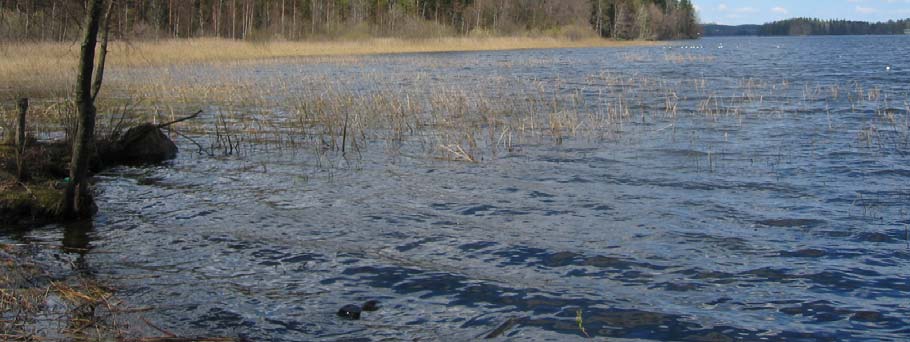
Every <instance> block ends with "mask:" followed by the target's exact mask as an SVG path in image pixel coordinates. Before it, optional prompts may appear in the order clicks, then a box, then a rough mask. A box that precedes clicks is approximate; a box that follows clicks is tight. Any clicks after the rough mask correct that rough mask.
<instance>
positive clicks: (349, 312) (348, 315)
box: [338, 304, 363, 320]
mask: <svg viewBox="0 0 910 342" xmlns="http://www.w3.org/2000/svg"><path fill="white" fill-rule="evenodd" d="M362 312H363V310H362V309H361V308H360V307H359V306H357V305H353V304H350V305H345V306H344V307H342V308H341V309H339V310H338V317H341V318H345V319H350V320H358V319H360V314H361V313H362Z"/></svg>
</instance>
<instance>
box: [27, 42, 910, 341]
mask: <svg viewBox="0 0 910 342" xmlns="http://www.w3.org/2000/svg"><path fill="white" fill-rule="evenodd" d="M713 42H718V43H720V42H722V43H723V45H724V46H725V48H724V49H722V50H720V49H717V50H716V51H715V50H710V49H704V50H703V51H702V52H699V53H702V54H707V55H710V57H711V61H712V62H711V63H705V62H699V61H704V60H705V59H703V58H702V59H694V60H695V62H691V63H689V64H686V63H683V64H680V62H679V60H677V59H670V58H667V59H663V58H656V59H655V58H650V59H649V58H638V57H636V58H623V56H624V54H629V53H635V54H639V55H643V56H646V57H647V56H660V54H663V53H665V50H668V49H666V48H665V47H653V48H642V49H635V50H631V51H632V52H630V50H609V49H607V50H603V49H591V50H560V51H524V52H495V53H492V52H484V53H458V54H438V55H436V54H434V55H425V56H422V58H424V59H425V61H427V62H424V63H419V64H418V65H416V66H414V65H411V64H409V63H410V62H411V61H412V59H402V61H401V62H398V63H396V62H395V61H396V60H397V59H396V58H397V57H394V56H393V57H381V61H382V63H378V62H377V63H376V64H375V65H371V67H373V68H384V70H383V72H384V73H386V74H388V75H390V77H389V82H406V81H407V75H409V74H410V73H412V72H413V70H414V68H418V69H420V72H422V73H425V74H429V75H432V77H435V78H438V79H440V82H453V83H458V82H479V83H482V81H483V80H485V79H486V78H485V77H493V76H489V75H490V74H491V73H492V74H493V75H499V74H496V73H493V72H492V71H491V70H499V71H498V72H499V73H506V72H508V73H510V74H509V75H508V77H514V78H518V79H523V78H528V79H530V78H534V79H537V80H539V81H541V82H551V81H553V79H554V78H558V79H559V82H565V83H572V82H575V83H578V84H586V83H585V81H584V78H585V77H586V76H587V75H592V74H598V73H601V72H609V73H619V74H629V75H633V74H638V75H646V76H648V77H653V78H656V79H663V80H666V82H679V83H680V84H682V83H683V82H684V81H685V80H688V79H690V78H695V77H697V78H706V79H710V80H712V81H713V82H714V83H712V84H723V83H724V82H728V83H729V84H741V80H742V79H743V78H751V79H756V80H758V81H767V82H781V80H788V82H790V83H791V84H794V86H792V87H790V88H789V90H781V91H780V92H779V93H778V95H777V96H779V97H778V98H775V99H766V100H763V101H764V102H762V103H758V102H755V103H752V104H751V105H752V106H753V107H752V108H746V109H743V110H746V111H754V112H757V113H773V112H774V111H776V110H778V108H770V107H769V106H772V105H773V106H776V105H779V104H780V103H782V101H783V100H782V98H787V97H794V98H801V97H802V96H804V93H805V89H804V88H801V84H802V83H805V82H813V83H821V84H828V83H845V82H857V83H862V84H864V85H865V87H867V88H871V87H878V88H879V89H881V92H882V95H881V96H882V97H888V98H889V99H890V100H889V101H891V102H892V103H894V104H895V108H900V107H902V105H900V104H901V103H903V102H906V101H907V100H908V99H910V97H908V95H907V94H908V92H910V89H908V88H907V87H908V84H910V82H907V81H908V75H910V74H908V72H910V64H907V63H908V62H907V60H906V59H905V58H903V56H906V54H907V52H908V51H906V50H907V49H908V48H910V44H906V37H887V38H885V37H868V38H866V37H863V38H851V37H848V38H785V39H784V38H782V39H757V38H756V39H736V40H705V41H704V42H703V43H702V45H704V46H706V47H710V46H711V45H712V44H713ZM778 45H779V46H780V47H781V49H777V48H774V49H772V48H770V47H776V46H778ZM882 46H888V49H886V50H882V49H880V48H881V47H882ZM873 47H874V48H875V49H873ZM820 56H826V57H825V58H821V57H820ZM377 58H380V57H377ZM401 58H405V57H401ZM535 60H545V61H548V62H547V63H533V61H535ZM405 61H407V62H405ZM503 61H509V62H515V63H514V64H512V65H511V68H510V69H504V68H502V64H503V63H504V62H503ZM521 61H525V63H520V62H521ZM431 62H432V63H431ZM683 62H685V61H683ZM289 63H290V62H289ZM902 63H903V64H902ZM885 64H888V65H892V67H893V71H891V72H890V73H883V72H882V70H880V69H881V68H879V66H881V65H885ZM431 66H435V67H431ZM284 67H287V68H288V69H289V70H296V69H295V68H296V67H297V66H293V65H286V66H284V65H282V64H280V63H279V64H269V65H268V66H263V67H261V68H260V69H264V70H259V71H258V72H253V71H252V70H249V71H248V72H250V74H251V75H254V74H260V73H261V74H265V75H266V76H259V77H266V78H267V77H269V76H268V75H270V74H269V73H270V72H272V73H275V72H280V71H281V70H282V68H284ZM249 68H259V67H253V66H249ZM319 68H324V72H335V71H337V72H339V73H344V72H348V73H350V72H355V71H351V70H349V69H347V68H348V67H347V66H345V65H343V64H342V65H337V66H332V65H331V64H328V65H320V66H319ZM326 70H327V71H326ZM453 70H458V71H453ZM502 70H508V71H502ZM240 72H242V71H240ZM396 75H397V76H396ZM500 76H501V75H500ZM251 77H252V76H251ZM478 80H480V81H478ZM374 81H375V80H374ZM735 89H737V88H735V87H732V86H731V87H730V88H729V89H726V90H718V91H719V92H724V91H726V92H735V91H736V90H735ZM740 89H741V88H740ZM589 90H590V89H589ZM690 91H691V92H697V91H698V90H697V89H685V88H681V89H679V96H680V97H681V98H685V97H686V96H687V92H690ZM597 94H598V92H597V91H591V92H589V95H588V96H598V95H597ZM689 95H691V96H692V97H693V99H692V100H690V101H680V106H681V107H684V108H681V109H682V110H686V111H691V112H698V110H699V109H698V106H699V102H700V101H699V100H698V99H695V95H692V94H689ZM729 95H730V96H733V95H735V94H729ZM740 95H742V94H740ZM658 100H659V101H663V99H658ZM851 101H852V100H851V99H847V98H846V96H844V97H841V98H840V100H838V101H833V100H831V101H829V103H823V102H817V101H815V102H813V101H806V102H805V103H804V104H802V105H794V106H797V107H800V108H796V109H793V110H788V111H787V114H781V115H756V116H752V115H730V116H723V115H722V116H718V117H711V118H706V117H703V116H698V115H694V116H680V117H678V118H673V119H672V120H674V121H672V123H673V124H674V125H675V126H674V127H675V128H673V129H664V127H667V124H668V123H670V122H671V121H669V120H671V119H670V118H666V119H657V120H668V121H665V122H662V121H657V122H640V123H629V124H628V125H629V127H624V128H623V129H626V130H629V131H630V132H635V133H636V135H634V136H633V135H626V136H625V137H624V138H621V139H617V140H616V141H610V142H592V141H587V140H586V139H574V140H573V139H569V140H567V141H565V142H564V144H562V145H554V144H551V143H541V144H531V143H528V144H524V145H523V146H520V149H516V151H515V152H513V153H510V154H506V155H502V156H499V157H498V158H494V159H492V160H486V161H484V162H482V163H478V164H471V163H453V162H445V161H439V160H433V159H428V158H422V157H416V156H415V157H412V156H409V155H408V154H406V153H403V154H396V155H394V156H390V155H387V154H385V153H383V152H382V151H384V150H385V149H384V148H383V144H384V143H383V142H374V143H373V144H374V145H375V146H370V147H369V148H368V149H366V151H368V153H364V154H363V155H362V156H359V157H358V158H349V159H348V160H344V159H342V158H340V157H338V158H337V160H341V162H338V163H335V164H334V166H332V167H329V166H327V165H326V163H325V162H324V160H322V159H319V157H317V156H312V155H309V154H306V153H291V152H287V151H285V152H273V153H268V154H250V155H246V156H243V157H242V158H240V157H229V158H218V159H214V158H209V157H206V156H199V155H194V154H192V153H182V154H181V156H180V157H179V159H178V160H176V161H175V162H174V163H173V164H171V165H168V166H163V167H153V168H146V169H135V168H123V169H117V170H114V171H111V172H108V173H106V174H104V175H103V176H101V177H100V182H99V186H100V188H101V190H102V193H101V195H100V197H99V199H100V207H101V208H102V211H101V213H100V214H99V217H98V218H97V219H96V221H95V222H94V228H88V229H74V228H72V227H68V228H61V229H53V228H49V229H39V230H35V231H32V232H30V233H28V234H26V236H24V237H21V238H27V239H33V240H44V239H55V240H57V241H62V245H63V246H64V247H69V248H72V250H74V251H76V250H78V251H84V252H85V253H86V254H85V259H86V260H87V264H89V265H90V266H91V269H93V271H94V272H97V273H98V276H99V277H101V278H103V279H107V280H109V281H111V282H114V283H116V284H117V285H118V286H119V287H121V288H123V291H122V292H121V293H120V294H119V296H120V297H121V298H123V299H125V300H126V301H128V302H130V303H132V304H133V305H136V306H140V307H141V306H152V307H156V308H158V309H157V310H156V311H154V312H153V313H150V314H149V315H150V316H151V317H153V318H154V320H155V321H156V322H159V325H160V326H162V327H163V328H166V329H167V330H170V331H174V332H176V333H180V334H184V335H198V334H199V333H200V332H201V333H203V334H214V335H234V336H242V337H249V338H251V339H254V340H269V341H300V340H316V339H319V340H472V339H476V338H483V337H485V336H493V337H497V338H500V339H515V340H541V341H543V340H554V341H562V340H571V339H581V338H584V333H583V332H582V330H581V329H580V328H579V321H581V324H582V325H583V326H584V328H585V331H586V332H587V333H588V334H589V335H591V336H594V337H608V338H610V340H619V339H628V340H654V341H665V340H676V341H843V340H852V341H880V340H890V341H900V340H903V339H905V338H906V336H908V335H910V329H908V328H907V326H908V323H910V321H908V317H910V315H908V314H910V302H908V301H907V299H906V297H907V294H908V293H910V273H908V267H907V266H908V264H910V246H908V236H907V226H908V225H910V216H908V208H907V205H908V203H910V202H908V199H910V188H908V187H907V186H906V184H907V177H908V175H910V172H908V171H907V167H906V165H908V162H910V160H908V156H906V155H905V153H903V152H902V151H901V150H900V149H890V148H876V147H875V146H872V147H870V146H868V145H866V144H864V143H862V139H861V136H862V130H861V127H863V126H864V125H866V124H867V123H868V122H869V120H870V117H871V116H874V115H875V113H874V112H872V111H865V110H863V109H862V108H860V109H858V110H852V109H851V108H850V106H851V104H850V102H851ZM857 103H858V102H857ZM659 105H662V104H654V106H659ZM826 105H827V106H828V109H830V112H832V113H833V114H829V111H828V110H826V109H825V106H826ZM857 106H858V108H859V106H861V104H858V105H857ZM642 108H653V106H652V107H648V106H642ZM895 113H897V115H904V116H906V115H907V114H908V113H906V112H905V111H902V110H896V111H895ZM830 127H837V128H838V129H830ZM182 147H184V151H193V150H194V147H192V146H182ZM149 180H153V181H149ZM58 234H62V235H63V237H62V238H60V237H59V236H57V235H58ZM10 238H14V237H10ZM367 300H379V301H380V302H381V303H382V309H380V310H379V311H377V312H366V313H364V316H363V319H362V320H359V321H347V320H341V319H339V318H337V316H336V315H335V313H336V311H337V310H338V308H340V307H342V306H343V305H346V304H352V303H363V302H365V301H367Z"/></svg>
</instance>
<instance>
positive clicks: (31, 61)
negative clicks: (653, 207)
mask: <svg viewBox="0 0 910 342" xmlns="http://www.w3.org/2000/svg"><path fill="white" fill-rule="evenodd" d="M659 44H661V43H660V42H652V41H615V40H607V39H601V38H584V39H578V40H570V39H566V38H553V37H480V38H476V37H448V38H435V39H420V40H408V39H399V38H371V39H366V40H347V41H269V42H245V41H236V40H228V39H217V38H196V39H172V40H160V41H140V42H120V41H117V42H113V43H112V46H111V53H110V55H109V57H108V66H109V67H110V68H112V69H114V70H116V69H118V68H136V67H156V66H157V67H160V66H171V65H186V64H197V63H216V64H222V63H236V62H245V61H262V60H269V59H283V58H301V57H341V56H367V55H384V54H409V53H438V52H461V51H504V50H527V49H561V48H594V47H598V48H623V47H637V46H654V45H659ZM78 49H79V46H78V44H74V43H70V42H35V43H27V44H19V43H0V57H2V58H0V84H4V85H5V87H6V89H2V88H0V92H2V93H3V95H4V96H3V97H17V96H34V95H33V94H35V93H36V92H38V93H47V92H48V91H55V92H65V91H66V90H67V89H68V88H69V85H70V84H71V83H72V81H73V78H74V75H75V65H76V63H75V62H76V60H77V59H78ZM39 96H41V95H39Z"/></svg>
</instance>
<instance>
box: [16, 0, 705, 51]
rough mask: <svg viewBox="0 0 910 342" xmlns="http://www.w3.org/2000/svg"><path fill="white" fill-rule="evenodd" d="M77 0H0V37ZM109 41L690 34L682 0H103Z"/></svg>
mask: <svg viewBox="0 0 910 342" xmlns="http://www.w3.org/2000/svg"><path fill="white" fill-rule="evenodd" d="M84 7H85V1H84V0H0V40H3V41H72V40H75V39H76V37H77V36H78V34H79V25H80V21H81V18H82V16H83V14H84V12H85V8H84ZM110 11H111V29H112V34H114V35H115V36H116V38H119V39H140V40H142V39H166V38H196V37H220V38H227V39H237V40H303V39H358V38H366V37H400V38H432V37H443V36H494V35H503V36H508V35H546V34H552V33H557V34H560V35H561V36H564V37H569V38H574V37H580V36H585V35H594V34H599V35H600V36H602V37H606V38H614V39H624V40H625V39H645V40H663V39H683V38H696V37H698V35H699V30H700V26H699V25H698V23H697V18H696V13H695V10H694V6H693V5H692V3H691V1H690V0H112V2H111V9H110Z"/></svg>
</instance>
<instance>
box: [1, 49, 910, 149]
mask: <svg viewBox="0 0 910 342" xmlns="http://www.w3.org/2000/svg"><path fill="white" fill-rule="evenodd" d="M512 39H518V38H512ZM456 40H462V41H465V40H466V39H465V38H459V39H456ZM456 40H449V41H447V42H449V43H452V42H454V41H456ZM442 41H445V40H441V42H442ZM490 41H494V40H490ZM513 41H514V40H513ZM538 41H540V40H538ZM371 42H379V40H371ZM398 42H401V43H402V44H410V43H409V42H407V41H398ZM473 42H474V43H477V41H473ZM156 44H161V45H156ZM170 44H175V45H176V46H180V45H182V44H203V45H206V46H208V47H213V46H217V44H226V45H225V46H224V47H223V48H222V49H226V50H231V51H229V52H227V54H228V55H229V56H233V57H230V58H231V59H228V57H224V56H222V57H223V58H225V59H224V60H218V59H217V58H222V57H211V56H208V57H206V56H205V55H204V54H203V53H202V52H199V55H197V56H195V57H194V55H192V54H189V55H179V54H173V52H172V51H173V50H174V48H160V47H158V48H155V47H154V46H170ZM283 44H287V45H283ZM300 44H302V43H280V42H279V43H269V44H268V45H266V46H265V47H263V48H261V49H257V48H255V47H256V45H250V44H249V43H238V42H229V41H218V40H211V41H207V40H194V41H179V42H177V41H168V42H161V43H142V44H140V46H138V47H132V49H135V50H132V51H131V52H130V53H131V54H132V53H135V54H140V55H142V58H143V59H144V61H143V62H141V63H140V62H137V61H136V59H132V60H131V59H130V58H128V57H124V55H123V54H119V55H120V56H119V57H114V61H115V62H114V67H113V68H112V72H111V75H110V77H108V79H107V87H106V90H105V91H104V94H103V95H104V96H105V98H104V99H105V100H104V101H102V102H101V104H100V107H101V119H100V123H101V124H102V126H103V127H104V128H105V129H106V130H108V131H111V132H116V130H117V127H121V126H122V123H123V122H124V120H126V122H130V121H129V120H133V121H153V122H164V121H169V120H173V119H174V118H176V117H179V116H181V115H184V114H186V113H189V112H192V111H195V110H196V109H199V108H202V109H204V110H205V111H206V116H204V117H203V118H201V119H199V120H194V121H191V122H186V123H183V124H181V125H180V127H179V128H178V131H179V137H180V138H187V139H192V143H193V144H194V145H195V146H196V149H197V150H198V151H200V152H203V153H206V154H209V155H219V154H222V155H230V154H244V153H252V152H259V151H273V150H294V151H303V150H306V151H312V152H314V153H317V154H320V155H325V154H329V153H338V154H339V155H346V156H350V155H357V154H360V153H362V152H363V151H365V150H366V149H368V148H376V146H377V145H381V146H383V147H382V148H383V149H384V150H385V151H386V152H388V153H402V151H406V152H407V153H414V152H415V151H420V152H422V153H426V154H428V155H429V156H431V157H434V158H441V159H447V160H459V161H469V162H478V161H482V160H487V159H490V158H496V157H498V156H501V155H503V154H508V153H511V152H514V151H517V150H520V149H521V148H522V146H523V145H526V144H539V143H550V144H562V143H565V142H566V141H567V140H573V139H574V140H577V139H584V140H588V141H591V142H602V141H620V140H623V139H625V141H634V140H636V139H642V137H645V136H648V135H650V134H657V133H659V134H671V135H674V136H675V135H680V134H681V131H680V127H681V125H679V122H680V121H681V120H689V121H693V120H694V121H697V122H699V123H698V124H697V125H694V126H695V127H710V126H712V125H718V123H720V122H736V123H738V125H740V126H744V125H747V124H748V123H749V122H768V121H769V120H779V119H781V118H784V117H794V118H798V117H801V116H805V115H816V114H817V115H824V116H825V117H826V120H822V121H823V122H826V124H825V127H824V128H825V129H827V130H829V131H837V132H839V133H841V134H853V135H855V137H856V139H857V141H861V142H863V143H862V144H863V145H866V146H871V147H877V148H885V149H890V150H897V151H907V150H908V147H910V145H908V141H910V132H908V121H910V118H908V112H910V107H908V106H907V105H906V100H903V102H901V100H900V99H895V97H899V96H898V95H897V94H894V93H893V92H889V91H884V90H882V89H878V88H875V87H871V88H869V87H865V86H863V85H862V84H860V83H859V82H851V83H845V84H812V83H803V84H799V85H796V84H793V82H792V81H790V80H786V79H781V80H772V79H752V78H748V79H741V80H732V81H731V80H720V79H707V78H693V79H662V78H656V77H648V76H642V75H638V74H635V73H608V72H602V73H596V74H591V75H588V76H586V77H582V78H579V79H575V80H573V83H566V82H564V81H562V80H561V79H559V78H558V77H556V78H544V79H535V78H528V77H520V76H496V75H489V76H488V75H474V76H475V77H477V79H473V80H470V81H467V82H453V80H455V79H457V76H458V75H447V76H443V78H442V79H438V76H439V75H438V74H436V72H435V71H420V70H436V69H456V70H457V69H458V68H464V67H465V66H464V65H463V63H465V62H464V61H461V60H456V61H453V60H451V59H438V58H432V57H430V56H421V55H413V56H406V57H392V56H385V57H381V56H373V57H358V56H351V55H348V54H346V55H345V56H326V54H331V53H346V52H349V51H351V50H344V49H347V48H350V49H354V50H356V51H361V52H363V53H368V51H383V50H381V49H382V48H381V47H376V45H373V46H372V47H371V45H369V44H365V45H364V46H360V47H345V46H348V45H346V44H348V43H338V42H335V43H325V44H330V45H332V46H334V48H335V49H336V50H332V49H329V48H327V50H325V51H315V50H307V49H312V47H303V46H301V45H300ZM415 44H416V43H415ZM36 46H37V45H36ZM525 46H527V44H526V45H525ZM229 47H236V49H230V48H229ZM448 47H449V48H452V45H450V46H448ZM475 47H476V45H475ZM34 48H36V49H50V50H54V49H56V48H59V47H43V48H40V47H34ZM120 48H121V49H123V48H124V47H120ZM415 48H416V47H415ZM421 48H422V49H430V48H432V47H428V46H426V45H424V46H422V47H421ZM141 49H148V50H141ZM295 49H297V50H295ZM357 49H359V50H357ZM370 49H373V50H370ZM397 50H398V51H401V50H402V48H401V46H399V47H398V49H397ZM657 50H660V49H657ZM138 51H146V52H143V53H139V52H138ZM155 51H158V52H155ZM295 51H296V52H295ZM307 51H309V52H307ZM333 51H334V52H333ZM652 51H653V50H652ZM306 53H313V54H323V55H315V56H312V57H300V58H296V59H291V60H288V59H281V60H276V59H265V60H263V59H257V58H276V57H281V56H303V55H305V54H306ZM51 56H53V55H51ZM113 56H118V54H117V53H115V54H114V55H113ZM621 56H622V58H624V59H625V60H626V61H628V62H643V61H644V62H652V63H668V64H674V65H675V64H691V63H705V62H706V61H709V60H706V59H704V58H701V57H698V56H687V55H684V54H680V53H678V52H663V53H654V52H648V51H646V52H630V53H624V54H622V55H621ZM61 58H62V57H61ZM118 58H119V59H120V60H118ZM244 58H250V59H244ZM52 60H54V57H48V58H47V59H37V61H38V63H51V62H49V61H52ZM61 60H62V59H61ZM203 61H204V63H203ZM273 62H274V63H273ZM488 62H490V61H488ZM385 63H400V64H406V65H410V66H413V69H414V71H413V72H408V73H407V74H406V75H402V74H395V72H394V71H383V70H385V69H383V66H384V65H385ZM491 63H496V64H495V66H496V67H498V68H502V70H509V69H520V68H531V69H538V68H543V69H546V68H547V67H548V66H550V65H554V63H557V61H555V60H553V59H552V58H547V57H536V58H527V59H522V60H503V61H496V62H491ZM272 66H274V68H271V67H272ZM270 68H271V69H270ZM260 69H262V70H260ZM276 70H277V71H276ZM326 70H328V71H326ZM259 72H265V73H269V72H271V73H270V74H265V75H259V74H258V73H259ZM450 76H451V77H453V78H452V79H449V77H450ZM61 77H63V76H61ZM579 80H583V81H579ZM41 81H42V80H41V79H37V80H34V79H28V80H26V83H30V84H40V83H41ZM819 108H826V109H819ZM832 111H833V112H834V113H833V114H832ZM33 112H34V113H36V114H34V115H33V117H34V119H33V121H34V122H36V123H35V124H34V125H35V128H34V132H36V134H37V135H38V136H39V137H45V138H47V137H54V136H64V137H65V136H67V135H68V134H67V132H68V130H69V129H71V127H72V125H71V124H69V122H71V121H70V120H71V117H72V104H71V103H69V102H68V101H67V100H66V99H65V97H62V98H51V99H50V100H47V101H43V102H42V101H37V102H36V103H35V105H34V109H33ZM865 112H871V113H875V115H872V116H869V117H867V118H866V119H865V120H866V122H867V124H866V128H865V129H863V130H861V131H857V130H853V129H852V128H851V127H850V126H848V125H845V124H843V123H841V124H838V123H837V122H835V121H836V120H834V119H836V118H837V117H839V116H844V115H853V116H862V113H865ZM7 116H8V115H7ZM124 118H126V119H124ZM690 126H692V125H690ZM636 133H643V134H636ZM112 134H113V133H112ZM174 134H175V137H177V134H178V133H176V132H175V133H174ZM723 139H724V140H726V139H727V137H726V136H724V137H723ZM709 155H711V154H710V153H709ZM712 165H713V163H712Z"/></svg>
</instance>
